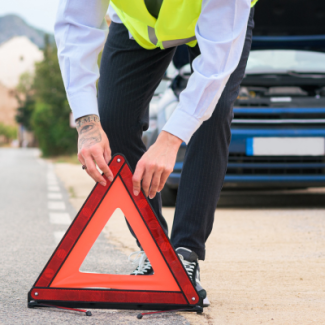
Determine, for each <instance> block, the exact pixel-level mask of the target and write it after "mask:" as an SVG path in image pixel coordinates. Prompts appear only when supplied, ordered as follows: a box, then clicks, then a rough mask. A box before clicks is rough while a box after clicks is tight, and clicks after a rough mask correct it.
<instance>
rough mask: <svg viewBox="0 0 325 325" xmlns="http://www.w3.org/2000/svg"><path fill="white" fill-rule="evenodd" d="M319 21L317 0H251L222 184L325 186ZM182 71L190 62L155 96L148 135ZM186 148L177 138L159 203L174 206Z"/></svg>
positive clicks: (180, 85)
mask: <svg viewBox="0 0 325 325" xmlns="http://www.w3.org/2000/svg"><path fill="white" fill-rule="evenodd" d="M316 8H318V9H317V10H316ZM324 19H325V2H324V1H323V0H317V1H316V0H313V1H312V2H307V1H297V0H296V1H281V2H280V1H272V0H261V1H259V2H258V4H257V6H256V13H255V24H256V26H255V29H254V35H255V36H254V39H253V44H252V51H251V54H250V57H249V60H248V64H247V69H246V74H245V77H244V80H243V82H242V84H241V88H240V93H239V96H238V98H237V101H236V103H235V106H234V119H233V121H232V127H231V131H232V139H231V144H230V148H229V160H228V170H227V174H226V177H225V182H224V188H234V189H238V188H251V189H252V188H255V189H270V188H277V189H288V188H307V187H324V186H325V24H324ZM189 76H190V68H189V66H185V67H183V68H182V69H181V70H180V72H179V74H178V75H177V76H176V77H175V78H174V80H173V81H172V83H171V86H170V87H169V88H168V89H167V90H166V91H165V93H164V94H163V95H162V97H161V98H160V100H159V102H158V104H157V116H156V120H155V122H154V123H153V124H154V125H155V126H156V127H157V131H156V132H152V134H154V137H156V136H157V134H158V133H159V132H160V131H161V129H162V127H163V125H164V124H165V123H166V121H167V120H168V118H169V117H170V116H171V114H172V112H173V111H174V109H175V107H176V106H177V103H178V96H179V93H180V92H181V91H182V90H183V89H184V88H185V87H186V83H187V79H188V78H189ZM153 140H154V139H151V141H150V142H151V143H152V142H153ZM185 150H186V145H185V144H183V145H182V146H181V148H180V150H179V153H178V156H177V161H176V164H175V168H174V171H173V173H172V174H171V175H170V177H169V178H168V180H167V183H166V186H165V188H164V190H163V191H162V199H163V204H164V205H165V206H172V205H174V204H175V199H176V194H177V188H178V184H179V180H180V175H181V171H182V167H183V160H184V155H185ZM211 150H214V149H213V148H211Z"/></svg>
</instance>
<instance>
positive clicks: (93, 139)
mask: <svg viewBox="0 0 325 325" xmlns="http://www.w3.org/2000/svg"><path fill="white" fill-rule="evenodd" d="M76 124H77V131H78V133H79V140H78V147H79V150H81V149H82V148H89V147H91V146H92V145H94V144H96V143H98V142H101V141H102V136H101V133H100V130H101V126H100V121H99V117H98V116H97V115H87V116H83V117H81V118H79V119H77V121H76Z"/></svg>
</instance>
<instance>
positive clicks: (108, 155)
mask: <svg viewBox="0 0 325 325" xmlns="http://www.w3.org/2000/svg"><path fill="white" fill-rule="evenodd" d="M104 159H105V161H106V164H108V163H109V162H110V161H111V159H112V155H111V150H110V148H109V145H107V147H106V148H105V150H104ZM105 175H106V174H105ZM106 177H107V178H108V179H109V180H110V181H111V182H112V181H113V179H114V175H113V172H112V171H111V169H110V168H109V167H108V175H106ZM110 177H111V178H112V180H111V179H110Z"/></svg>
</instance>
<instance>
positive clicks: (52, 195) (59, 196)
mask: <svg viewBox="0 0 325 325" xmlns="http://www.w3.org/2000/svg"><path fill="white" fill-rule="evenodd" d="M47 198H48V199H53V200H57V199H62V194H61V193H47Z"/></svg>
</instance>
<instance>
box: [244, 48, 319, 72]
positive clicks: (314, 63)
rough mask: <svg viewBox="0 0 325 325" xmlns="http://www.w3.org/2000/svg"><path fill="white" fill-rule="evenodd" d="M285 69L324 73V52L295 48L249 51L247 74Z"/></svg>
mask: <svg viewBox="0 0 325 325" xmlns="http://www.w3.org/2000/svg"><path fill="white" fill-rule="evenodd" d="M287 71H295V72H302V73H304V72H314V73H325V53H320V52H311V51H295V50H263V51H261V50H258V51H251V53H250V55H249V59H248V62H247V68H246V73H247V74H255V73H257V74H260V73H281V72H287Z"/></svg>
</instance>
